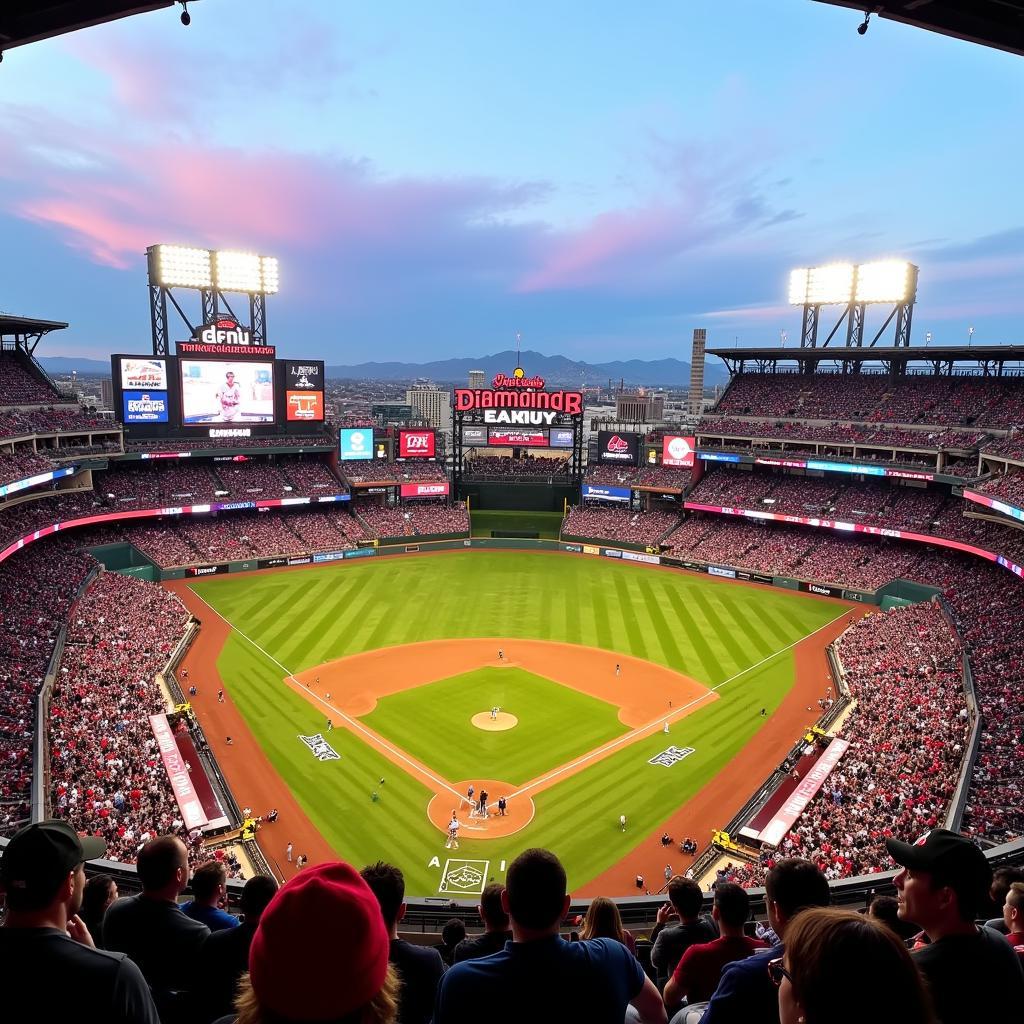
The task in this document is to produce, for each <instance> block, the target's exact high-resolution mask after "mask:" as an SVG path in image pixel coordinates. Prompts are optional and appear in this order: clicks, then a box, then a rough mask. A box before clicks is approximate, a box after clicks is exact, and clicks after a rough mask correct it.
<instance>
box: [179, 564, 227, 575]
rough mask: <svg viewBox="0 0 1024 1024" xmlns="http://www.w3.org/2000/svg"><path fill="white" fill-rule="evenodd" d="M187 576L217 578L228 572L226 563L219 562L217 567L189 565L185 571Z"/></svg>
mask: <svg viewBox="0 0 1024 1024" xmlns="http://www.w3.org/2000/svg"><path fill="white" fill-rule="evenodd" d="M185 571H186V572H187V573H188V574H189V576H219V575H220V574H221V573H225V572H227V571H228V563H227V562H221V563H220V564H219V565H190V566H189V567H188V568H187V569H186V570H185Z"/></svg>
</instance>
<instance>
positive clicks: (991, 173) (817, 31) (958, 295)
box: [0, 0, 1024, 363]
mask: <svg viewBox="0 0 1024 1024" xmlns="http://www.w3.org/2000/svg"><path fill="white" fill-rule="evenodd" d="M190 10H191V13H192V25H191V27H189V28H184V27H183V26H182V25H181V24H180V23H179V21H178V10H166V11H162V12H156V13H153V14H147V15H142V16H139V17H135V18H130V19H127V20H125V21H121V22H119V23H115V24H112V25H106V26H101V27H98V28H93V29H86V30H83V31H81V32H78V33H75V34H73V35H68V36H62V37H59V38H56V39H51V40H48V41H45V42H41V43H35V44H32V45H29V46H25V47H20V48H17V49H15V50H11V51H9V52H8V53H7V54H6V55H5V59H4V61H3V63H2V64H0V237H2V238H3V240H4V244H3V262H2V267H3V272H2V274H0V309H3V310H5V311H8V312H13V313H19V314H23V315H26V316H36V317H41V318H47V319H57V320H67V321H69V322H70V324H71V328H70V329H69V330H67V331H64V332H62V333H61V334H59V335H57V336H55V337H53V338H52V339H51V340H50V341H47V342H44V343H43V345H42V346H41V347H40V349H39V354H40V355H43V356H53V355H78V356H87V357H93V358H104V357H105V356H106V355H108V354H109V353H110V352H112V351H122V352H125V351H138V352H146V351H148V350H149V349H150V344H151V343H150V332H149V312H148V299H147V289H146V265H145V257H144V250H145V248H146V246H147V245H150V244H153V243H156V242H175V243H184V244H197V245H202V246H208V247H210V248H243V249H249V250H255V251H258V252H261V253H265V254H269V255H274V256H277V257H279V259H280V261H281V292H280V294H278V295H276V296H273V297H271V298H270V299H269V300H268V315H267V320H268V335H269V340H270V341H271V342H272V343H276V344H277V345H278V347H279V349H280V351H281V354H282V355H304V356H307V357H323V358H326V359H327V360H328V361H329V362H331V363H358V362H363V361H366V360H371V359H378V360H379V359H401V360H416V361H420V360H422V361H425V360H428V359H436V358H446V357H450V356H473V355H480V354H484V353H488V352H493V351H497V350H499V349H504V348H509V347H511V346H512V345H514V339H515V333H516V332H517V331H521V332H522V336H523V346H524V348H532V349H537V350H539V351H542V352H545V353H547V354H564V355H566V356H569V357H571V358H578V359H589V360H591V361H595V362H597V361H604V360H609V359H620V358H626V359H628V358H662V357H665V356H677V357H680V358H683V359H686V358H688V357H689V347H690V342H689V339H690V335H691V331H692V328H694V327H706V328H708V335H709V344H711V345H715V344H718V345H723V346H725V345H729V346H731V345H733V344H734V340H735V339H737V338H738V339H739V344H740V345H753V344H774V343H777V342H778V341H779V337H780V331H782V330H786V331H787V332H788V335H789V339H790V340H789V344H791V345H794V344H796V343H797V340H798V337H799V327H800V311H799V309H798V308H793V307H789V306H787V305H786V287H787V285H786V282H787V275H788V271H789V269H790V268H791V267H794V266H805V265H814V264H817V263H825V262H831V261H833V260H838V259H843V260H853V261H866V260H870V259H874V258H881V257H892V256H898V257H905V258H908V259H911V260H913V261H914V262H915V263H918V264H919V265H920V267H921V282H920V289H919V297H918V305H917V309H916V311H915V314H914V340H915V341H916V342H918V343H921V344H923V342H924V339H925V332H931V333H932V335H933V344H939V343H965V342H966V341H967V328H968V326H969V325H973V326H974V328H975V334H974V341H975V343H979V342H981V343H996V342H1010V341H1018V342H1019V341H1021V340H1022V339H1021V334H1022V331H1021V324H1022V320H1024V287H1022V279H1024V202H1022V200H1021V196H1020V183H1019V182H1020V176H1021V173H1022V172H1021V168H1022V167H1024V132H1022V131H1021V130H1020V126H1021V125H1022V124H1024V87H1022V86H1024V58H1020V57H1016V56H1013V55H1010V54H1006V53H1001V52H999V51H996V50H990V49H986V48H983V47H980V46H975V45H971V44H969V43H965V42H960V41H958V40H953V39H947V38H944V37H942V36H939V35H935V34H932V33H928V32H924V31H920V30H915V29H912V28H907V27H904V26H900V25H895V24H892V23H888V22H882V21H876V22H874V23H873V24H872V26H871V29H870V31H869V32H868V33H867V35H866V36H864V37H861V36H859V35H858V34H857V32H856V26H857V23H858V22H859V20H860V16H859V15H858V14H857V12H854V11H846V10H841V9H837V8H831V7H828V6H826V5H822V4H817V3H811V2H809V0H771V2H768V0H717V2H715V3H703V4H698V3H696V2H693V0H682V2H681V0H674V2H660V0H652V2H649V3H645V4H642V5H633V6H632V7H628V6H627V7H624V6H623V5H621V4H613V3H609V2H605V0H590V2H588V3H587V4H582V3H567V4H540V3H528V4H512V3H508V2H504V0H499V2H497V3H491V4H487V5H483V4H478V3H471V2H468V0H466V2H462V3H455V2H446V0H442V2H441V3H440V4H434V5H429V6H425V5H421V4H415V5H414V4H411V3H407V2H405V0H398V2H396V3H393V4H388V5H380V4H364V5H357V4H354V3H349V2H342V0H304V2H301V3H287V4H286V3H282V2H280V0H277V2H272V0H200V2H197V3H193V4H192V5H190ZM197 304H198V303H197V301H196V305H197ZM193 308H194V307H193ZM836 315H838V310H837V311H836ZM826 319H827V318H826ZM872 324H876V325H877V324H878V313H877V311H876V313H874V314H873V316H872V318H871V319H870V320H869V328H870V327H871V325H872ZM186 333H187V332H186V331H185V329H184V327H183V326H182V325H180V324H177V323H176V324H175V330H174V331H172V337H175V338H183V337H184V336H185V334H186Z"/></svg>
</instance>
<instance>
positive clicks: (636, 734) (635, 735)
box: [508, 608, 851, 800]
mask: <svg viewBox="0 0 1024 1024" xmlns="http://www.w3.org/2000/svg"><path fill="white" fill-rule="evenodd" d="M850 611H851V609H849V608H847V609H846V610H845V611H842V612H840V613H839V614H838V615H837V616H836V617H835V618H833V619H829V621H828V622H826V623H825V624H824V625H823V626H819V627H818V628H817V629H816V630H814V632H812V633H808V634H807V635H806V636H802V637H800V639H799V640H794V641H793V643H791V644H788V645H787V646H785V647H780V648H779V649H778V650H777V651H775V652H773V653H772V654H769V655H768V657H767V658H762V659H761V660H760V661H758V662H756V663H755V664H753V665H748V666H747V668H745V669H743V671H742V672H737V673H736V674H735V675H731V676H729V678H728V679H723V680H722V681H721V682H720V683H719V684H718V685H717V686H712V687H709V688H708V689H707V690H706V691H705V692H704V693H702V694H701V695H700V696H699V697H695V698H694V699H693V700H691V701H690V702H689V703H688V704H683V705H682V706H681V707H679V708H677V709H673V710H672V712H671V713H670V714H667V715H663V716H662V717H661V718H653V719H651V721H649V722H648V723H647V724H646V725H640V726H637V728H635V729H634V730H633V731H632V732H627V733H625V734H624V735H622V736H620V737H618V739H614V740H611V741H610V742H608V743H606V744H605V745H604V746H603V747H598V748H597V749H596V750H591V751H589V752H588V753H586V754H584V755H583V756H582V757H578V758H577V759H576V760H575V761H570V762H569V764H563V765H560V766H559V767H558V768H556V769H555V770H554V771H552V772H549V773H548V774H547V775H542V776H541V777H540V778H537V779H531V780H530V781H529V782H528V783H526V785H525V786H523V788H522V789H518V790H516V791H515V792H514V793H513V794H512V796H510V797H509V798H508V799H509V800H511V799H512V797H517V796H522V795H523V794H524V793H528V792H529V791H530V790H531V789H536V788H537V787H538V786H541V785H543V784H544V783H546V782H549V781H550V780H551V779H557V778H558V776H559V775H562V774H564V773H565V772H568V771H572V770H574V769H576V768H578V767H579V766H580V765H583V764H586V763H587V762H588V761H591V760H593V759H594V758H596V757H598V756H599V755H600V756H603V755H604V754H606V753H609V752H611V751H612V750H614V749H615V748H616V747H619V746H622V745H623V744H629V743H634V742H636V741H637V740H639V739H641V738H642V736H643V734H644V733H646V732H647V731H648V730H650V729H651V728H653V727H654V726H656V725H664V724H665V722H670V721H672V719H674V718H676V717H678V716H679V715H680V714H682V713H683V712H684V711H689V709H690V708H692V707H694V706H696V705H697V704H700V702H701V701H704V700H707V698H708V696H709V695H711V694H713V693H717V692H718V691H719V690H720V689H721V688H722V687H723V686H726V685H728V684H729V683H733V682H735V681H736V680H737V679H739V678H741V677H742V676H745V675H746V674H747V673H748V672H753V670H754V669H755V668H760V667H761V666H762V665H763V664H765V662H768V661H771V660H772V658H777V657H778V656H779V655H780V654H785V653H786V651H790V650H792V649H793V648H794V647H796V645H797V644H802V643H803V642H804V641H805V640H809V639H810V638H811V637H812V636H814V635H815V634H816V633H820V632H821V631H822V630H823V629H828V627H829V626H831V625H833V623H836V622H838V621H839V620H840V619H841V618H842V617H843V616H844V615H848V614H849V613H850Z"/></svg>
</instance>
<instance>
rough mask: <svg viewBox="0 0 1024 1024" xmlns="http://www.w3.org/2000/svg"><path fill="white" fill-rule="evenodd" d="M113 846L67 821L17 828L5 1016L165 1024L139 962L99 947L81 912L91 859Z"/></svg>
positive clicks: (6, 865)
mask: <svg viewBox="0 0 1024 1024" xmlns="http://www.w3.org/2000/svg"><path fill="white" fill-rule="evenodd" d="M106 852H107V847H106V843H104V842H103V840H102V839H94V838H91V837H87V838H84V839H83V838H80V837H79V836H78V835H76V833H75V831H74V829H72V828H71V826H70V825H68V824H67V822H63V821H41V822H38V823H36V824H35V825H29V826H27V827H26V828H23V829H22V830H21V831H20V832H18V833H17V834H16V835H15V836H14V837H13V838H12V839H11V841H10V843H9V844H8V845H7V849H6V850H5V851H4V855H3V859H2V860H0V887H2V888H3V891H4V896H5V900H6V904H7V919H6V921H5V922H4V926H3V928H0V984H2V985H3V990H4V996H3V1016H4V1019H5V1020H10V1021H28V1020H54V1021H74V1022H75V1024H160V1021H159V1018H158V1017H157V1012H156V1007H155V1006H154V1005H153V998H152V996H151V995H150V994H149V989H148V988H147V987H146V982H145V980H144V979H143V977H142V974H141V973H140V972H139V969H138V967H136V966H135V964H133V963H132V961H131V960H129V959H128V958H127V957H126V956H125V955H124V954H123V953H108V952H105V951H104V950H99V949H96V948H95V947H94V945H93V942H92V937H91V936H90V934H89V930H88V928H87V927H86V926H85V924H84V923H83V922H82V920H81V918H80V917H79V916H78V911H79V909H80V908H81V905H82V893H83V890H84V889H85V871H84V870H83V867H82V865H83V864H84V862H85V861H86V860H95V859H96V858H98V857H102V856H103V855H104V854H105V853H106Z"/></svg>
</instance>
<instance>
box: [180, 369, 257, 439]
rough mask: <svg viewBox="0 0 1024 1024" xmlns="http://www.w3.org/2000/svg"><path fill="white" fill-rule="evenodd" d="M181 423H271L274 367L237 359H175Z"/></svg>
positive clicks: (185, 424)
mask: <svg viewBox="0 0 1024 1024" xmlns="http://www.w3.org/2000/svg"><path fill="white" fill-rule="evenodd" d="M178 362H179V370H180V375H181V422H182V425H183V426H189V425H191V424H208V423H209V424H219V423H230V424H245V423H273V422H274V364H273V363H263V362H247V361H245V360H241V359H233V360H221V359H186V358H181V359H179V361H178Z"/></svg>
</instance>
